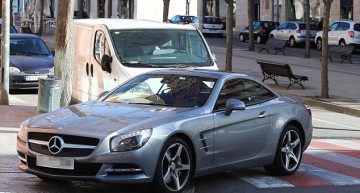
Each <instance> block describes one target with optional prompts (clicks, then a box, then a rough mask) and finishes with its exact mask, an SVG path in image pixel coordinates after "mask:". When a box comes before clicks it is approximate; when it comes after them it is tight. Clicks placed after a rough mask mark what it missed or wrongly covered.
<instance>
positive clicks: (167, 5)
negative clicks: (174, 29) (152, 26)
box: [163, 0, 170, 22]
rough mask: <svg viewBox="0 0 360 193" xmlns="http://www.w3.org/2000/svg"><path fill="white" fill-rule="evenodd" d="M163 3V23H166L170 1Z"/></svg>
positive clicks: (166, 0) (165, 0)
mask: <svg viewBox="0 0 360 193" xmlns="http://www.w3.org/2000/svg"><path fill="white" fill-rule="evenodd" d="M163 1H164V10H163V22H167V21H168V17H169V7H170V0H163Z"/></svg>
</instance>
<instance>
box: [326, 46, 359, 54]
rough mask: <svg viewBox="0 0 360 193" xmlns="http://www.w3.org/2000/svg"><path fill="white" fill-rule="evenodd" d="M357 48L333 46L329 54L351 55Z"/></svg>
mask: <svg viewBox="0 0 360 193" xmlns="http://www.w3.org/2000/svg"><path fill="white" fill-rule="evenodd" d="M354 48H355V46H341V45H332V46H330V47H329V54H340V55H351V54H352V52H353V50H354Z"/></svg>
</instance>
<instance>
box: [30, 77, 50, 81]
mask: <svg viewBox="0 0 360 193" xmlns="http://www.w3.org/2000/svg"><path fill="white" fill-rule="evenodd" d="M39 78H47V76H25V80H26V81H35V80H39Z"/></svg>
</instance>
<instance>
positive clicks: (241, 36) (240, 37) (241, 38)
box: [239, 34, 245, 42]
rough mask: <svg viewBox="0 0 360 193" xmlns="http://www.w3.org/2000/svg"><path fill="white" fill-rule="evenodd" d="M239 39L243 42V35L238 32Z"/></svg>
mask: <svg viewBox="0 0 360 193" xmlns="http://www.w3.org/2000/svg"><path fill="white" fill-rule="evenodd" d="M239 40H240V42H245V37H244V35H242V34H240V36H239Z"/></svg>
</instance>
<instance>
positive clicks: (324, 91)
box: [320, 0, 333, 98]
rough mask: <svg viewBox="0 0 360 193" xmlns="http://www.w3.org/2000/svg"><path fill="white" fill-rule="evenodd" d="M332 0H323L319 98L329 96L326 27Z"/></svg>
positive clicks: (327, 26)
mask: <svg viewBox="0 0 360 193" xmlns="http://www.w3.org/2000/svg"><path fill="white" fill-rule="evenodd" d="M332 1H333V0H323V2H324V13H323V18H324V21H323V22H324V23H323V34H322V51H321V94H320V97H321V98H329V77H328V60H327V53H328V28H329V17H330V8H331V3H332Z"/></svg>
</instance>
